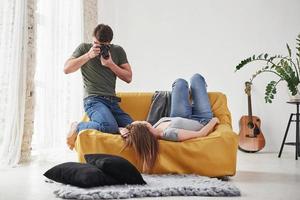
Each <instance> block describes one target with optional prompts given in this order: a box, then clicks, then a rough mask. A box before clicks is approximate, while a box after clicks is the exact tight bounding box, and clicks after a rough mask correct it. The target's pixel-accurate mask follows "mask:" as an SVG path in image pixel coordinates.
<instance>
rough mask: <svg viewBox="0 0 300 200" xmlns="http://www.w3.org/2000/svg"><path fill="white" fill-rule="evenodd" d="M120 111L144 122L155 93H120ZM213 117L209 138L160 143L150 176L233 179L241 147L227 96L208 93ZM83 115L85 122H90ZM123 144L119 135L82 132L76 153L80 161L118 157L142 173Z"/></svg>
mask: <svg viewBox="0 0 300 200" xmlns="http://www.w3.org/2000/svg"><path fill="white" fill-rule="evenodd" d="M118 96H119V97H121V98H122V102H121V103H120V106H121V108H122V109H123V110H124V111H125V112H127V113H129V114H130V116H131V117H132V118H133V119H134V120H145V119H146V118H147V114H148V111H149V109H150V104H151V98H152V96H153V93H134V92H129V93H119V94H118ZM209 99H210V103H211V106H212V111H213V113H214V116H216V117H218V118H219V119H220V124H219V125H218V126H217V127H216V130H215V131H214V132H213V133H211V134H210V135H209V136H208V137H203V138H195V139H191V140H187V141H184V142H170V141H164V140H160V141H159V146H160V153H159V156H158V160H157V162H156V164H155V166H154V168H153V170H152V171H151V172H150V173H153V174H163V173H179V174H199V175H203V176H210V177H220V176H232V175H234V174H235V172H236V156H237V147H238V138H237V134H236V133H234V132H233V130H232V126H231V114H230V112H229V110H228V107H227V100H226V96H225V95H224V94H222V93H220V92H209ZM88 120H89V119H88V117H87V116H84V119H83V121H88ZM123 145H124V143H123V140H122V138H121V136H120V135H113V134H107V133H102V132H99V131H97V130H83V131H81V132H80V133H79V134H78V137H77V140H76V144H75V150H76V151H77V154H78V158H79V161H80V162H85V160H84V154H92V153H105V154H114V155H119V156H122V157H124V158H126V159H127V160H129V161H130V162H131V163H132V164H134V165H135V166H136V167H137V168H138V169H139V170H140V171H141V165H140V163H139V162H138V160H137V157H136V155H135V153H134V151H133V149H132V148H126V149H125V150H123V151H122V152H121V149H122V147H123Z"/></svg>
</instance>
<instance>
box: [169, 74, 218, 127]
mask: <svg viewBox="0 0 300 200" xmlns="http://www.w3.org/2000/svg"><path fill="white" fill-rule="evenodd" d="M190 85H191V86H190V90H191V95H192V102H191V103H190V98H189V97H190V95H189V85H188V82H187V81H186V80H184V79H181V78H179V79H177V80H175V81H174V83H173V85H172V97H171V98H172V100H171V113H170V117H182V118H187V119H193V120H196V121H199V122H200V123H203V124H206V123H208V122H209V121H210V120H211V119H212V117H213V113H212V111H211V106H210V102H209V98H208V94H207V90H206V82H205V79H204V78H203V76H201V75H200V74H194V75H193V76H192V78H191V81H190Z"/></svg>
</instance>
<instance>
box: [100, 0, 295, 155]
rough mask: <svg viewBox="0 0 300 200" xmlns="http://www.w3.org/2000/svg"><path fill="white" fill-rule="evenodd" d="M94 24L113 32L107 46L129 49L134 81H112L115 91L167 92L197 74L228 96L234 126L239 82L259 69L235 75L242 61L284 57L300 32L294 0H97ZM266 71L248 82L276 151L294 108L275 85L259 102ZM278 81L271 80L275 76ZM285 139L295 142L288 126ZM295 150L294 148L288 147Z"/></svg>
mask: <svg viewBox="0 0 300 200" xmlns="http://www.w3.org/2000/svg"><path fill="white" fill-rule="evenodd" d="M98 3H99V4H98V6H99V7H98V10H99V13H98V18H99V20H98V21H99V23H106V24H110V25H111V26H112V28H113V29H114V33H115V38H114V40H113V43H115V44H120V45H121V46H123V47H124V49H125V50H126V52H127V55H128V59H129V62H130V64H131V65H132V69H133V73H134V76H133V82H132V83H131V84H129V85H127V84H125V83H121V82H118V86H117V90H118V91H155V90H170V89H171V83H172V81H173V80H174V79H175V78H177V77H182V78H189V77H190V76H191V75H192V74H193V73H196V72H198V73H201V74H203V75H204V76H205V77H206V79H207V83H208V90H209V91H222V92H224V93H225V94H226V95H227V97H228V104H229V109H230V110H231V112H232V117H233V128H234V130H235V131H236V132H237V133H238V131H239V127H238V121H239V119H240V117H241V116H242V115H244V114H247V97H246V95H245V93H244V82H245V81H246V80H249V78H250V76H251V74H252V72H255V70H256V67H258V65H257V66H248V68H247V69H244V70H242V71H240V72H237V73H234V69H235V66H236V65H237V64H238V63H239V61H240V60H241V59H243V58H246V57H248V56H251V55H253V54H254V53H257V54H259V53H262V52H269V53H270V54H286V53H287V52H286V50H285V43H286V42H288V43H289V44H290V46H291V47H292V48H293V49H294V47H295V39H296V36H297V34H298V33H300V20H299V19H300V12H299V10H300V1H298V0H272V1H271V0H264V1H261V0H251V1H250V0H248V1H240V0H226V1H222V0H201V1H199V0H189V1H183V0H182V1H174V0H164V1H162V0H152V1H138V0H126V1H124V0H123V1H121V0H99V1H98ZM271 78H272V76H263V77H260V78H258V79H257V80H256V81H255V82H254V85H253V87H252V101H253V114H254V115H257V116H259V117H260V118H261V120H262V131H263V133H264V136H265V138H266V148H265V149H264V151H279V148H280V144H281V141H282V137H283V134H284V131H285V128H286V124H287V120H288V117H289V114H290V112H292V111H294V110H295V107H294V106H293V105H289V104H287V103H285V102H286V100H287V99H288V95H287V89H285V85H284V84H281V85H280V87H279V91H278V94H277V96H276V99H275V101H274V102H273V103H272V104H265V102H264V92H265V85H266V83H267V82H268V81H271ZM276 80H277V77H276ZM291 131H292V132H290V137H289V138H290V139H291V140H294V138H295V137H294V136H295V132H294V126H293V129H292V130H291ZM286 150H290V151H294V148H291V147H290V148H288V147H286Z"/></svg>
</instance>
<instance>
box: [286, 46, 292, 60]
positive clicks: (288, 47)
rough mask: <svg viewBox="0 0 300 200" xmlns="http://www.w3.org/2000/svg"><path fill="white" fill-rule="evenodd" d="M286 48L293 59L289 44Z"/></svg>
mask: <svg viewBox="0 0 300 200" xmlns="http://www.w3.org/2000/svg"><path fill="white" fill-rule="evenodd" d="M286 48H287V49H288V52H289V56H290V57H291V56H292V51H291V48H290V46H289V44H288V43H286Z"/></svg>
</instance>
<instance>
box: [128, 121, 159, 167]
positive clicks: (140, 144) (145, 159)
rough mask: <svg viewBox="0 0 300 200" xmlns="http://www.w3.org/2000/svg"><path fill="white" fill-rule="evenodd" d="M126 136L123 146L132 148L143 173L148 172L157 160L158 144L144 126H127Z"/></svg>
mask: <svg viewBox="0 0 300 200" xmlns="http://www.w3.org/2000/svg"><path fill="white" fill-rule="evenodd" d="M126 128H127V129H128V131H129V132H128V135H126V137H124V140H125V146H124V149H125V148H126V147H132V148H133V149H134V151H135V152H136V154H137V157H138V160H139V161H140V162H141V163H142V165H143V172H149V171H150V170H151V169H152V168H153V166H154V164H155V161H156V159H157V155H158V151H159V144H158V141H157V139H156V138H155V136H154V135H153V134H152V133H151V132H150V130H149V129H148V127H147V126H146V124H142V123H136V124H130V125H127V126H126Z"/></svg>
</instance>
